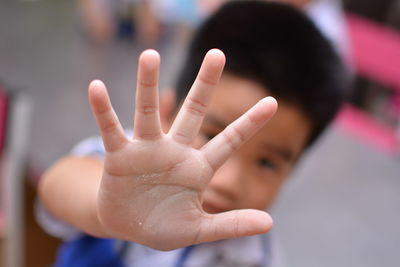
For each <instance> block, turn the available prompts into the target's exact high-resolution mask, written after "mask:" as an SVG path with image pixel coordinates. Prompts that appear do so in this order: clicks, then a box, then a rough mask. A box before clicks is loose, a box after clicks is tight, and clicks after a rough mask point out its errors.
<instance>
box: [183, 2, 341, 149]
mask: <svg viewBox="0 0 400 267" xmlns="http://www.w3.org/2000/svg"><path fill="white" fill-rule="evenodd" d="M211 48H218V49H221V50H222V51H223V52H224V53H225V55H226V58H227V61H226V65H225V70H224V71H225V72H228V73H230V74H233V75H235V76H239V77H243V78H247V79H250V80H252V81H255V82H257V83H259V84H260V85H262V86H263V87H265V88H267V90H268V91H269V92H270V93H271V95H273V96H275V97H277V98H278V101H282V102H285V103H289V104H291V105H296V106H297V107H298V108H299V109H300V110H301V111H302V112H304V114H305V115H306V116H307V117H308V118H309V119H310V121H311V122H312V125H313V131H312V133H311V136H310V139H309V142H308V145H309V144H311V143H312V142H313V141H314V140H315V139H316V138H317V137H318V136H319V135H320V133H321V132H322V131H323V130H324V129H325V128H326V126H327V125H328V124H329V122H330V121H331V120H332V119H333V117H334V115H335V114H336V112H337V110H338V109H339V107H340V105H341V102H342V95H343V94H342V92H343V91H344V86H345V83H344V80H345V77H346V75H345V68H344V67H343V65H342V63H341V60H340V58H339V57H338V55H337V54H336V53H335V51H334V49H333V48H332V46H331V44H330V43H329V42H328V41H327V40H326V39H325V38H324V37H323V36H322V34H321V33H320V32H319V30H318V29H317V28H316V26H315V25H314V24H313V23H312V22H311V21H310V19H308V17H307V16H306V15H304V14H303V13H302V12H301V11H299V10H297V9H295V8H293V7H290V6H289V5H286V4H280V3H272V2H265V1H233V2H230V3H228V4H225V5H224V6H222V7H221V8H220V9H219V10H218V11H217V12H216V13H215V14H214V15H212V16H211V17H209V18H208V19H207V20H206V21H205V22H204V23H203V24H202V25H201V26H200V28H199V29H198V31H197V32H196V33H195V35H194V37H193V39H192V42H191V44H190V46H189V49H188V54H187V57H186V61H185V62H184V64H183V68H182V71H181V73H180V76H179V78H178V82H177V86H176V88H177V100H178V103H179V102H181V101H182V99H183V98H184V97H185V96H186V94H187V93H188V90H189V88H190V86H191V84H192V82H193V81H194V79H195V78H196V75H197V71H198V69H199V68H200V65H201V62H202V59H203V57H204V55H205V53H206V52H207V51H208V50H209V49H211Z"/></svg>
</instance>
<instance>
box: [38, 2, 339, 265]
mask: <svg viewBox="0 0 400 267" xmlns="http://www.w3.org/2000/svg"><path fill="white" fill-rule="evenodd" d="M214 47H217V48H219V49H221V50H222V51H224V53H225V54H226V57H227V64H226V66H225V69H224V71H223V66H224V63H225V57H224V54H223V53H222V52H221V51H220V50H217V49H212V48H214ZM210 49H212V50H210ZM208 50H210V51H209V52H208V53H207V54H206V56H205V58H204V60H203V63H201V62H202V58H203V55H204V54H205V53H206V52H207V51H208ZM200 66H201V67H200ZM199 68H200V71H199V73H198V74H197V71H198V69H199ZM158 70H159V56H158V54H157V53H156V52H155V51H153V50H147V51H145V52H143V53H142V55H141V56H140V58H139V70H138V84H137V91H136V105H135V108H136V112H135V120H134V133H133V136H134V137H133V139H132V138H131V134H129V133H128V134H125V133H124V132H123V130H122V127H121V125H120V123H119V122H118V119H117V117H116V115H115V113H114V112H113V110H112V107H111V104H110V101H109V99H108V96H107V93H106V89H105V87H104V85H103V84H102V83H101V82H100V81H94V82H92V83H91V84H90V86H89V100H90V104H91V107H92V110H93V113H94V116H95V118H96V121H97V123H98V125H99V128H100V132H101V135H102V141H101V140H99V139H89V140H87V141H84V142H83V143H81V144H80V145H78V146H77V147H76V148H75V150H74V152H73V155H72V156H68V157H66V158H64V159H62V160H61V161H59V162H57V163H56V164H55V165H54V166H53V167H51V168H50V169H49V170H48V171H47V172H46V173H45V175H44V176H43V179H42V181H41V184H40V192H39V193H40V196H41V200H42V202H43V204H44V206H45V207H46V210H47V212H46V211H44V210H42V212H41V213H40V214H39V217H40V218H41V220H42V223H43V224H44V225H45V227H46V228H48V230H50V231H52V232H55V234H58V235H59V236H62V237H64V238H65V239H68V240H69V242H68V243H66V244H65V245H64V247H63V249H62V250H61V253H60V255H59V259H58V262H57V264H56V266H157V264H158V265H160V266H268V265H269V264H270V263H271V260H272V257H273V256H272V255H271V251H270V244H269V240H268V238H267V237H266V236H265V235H256V234H263V233H265V232H267V231H268V230H269V229H270V228H271V226H272V220H271V218H270V217H269V215H268V214H267V213H265V212H264V210H266V209H268V208H269V207H270V205H271V203H272V201H273V199H274V198H275V196H276V194H277V193H278V191H279V188H280V186H281V185H282V183H283V181H284V180H285V178H286V177H287V176H288V175H289V174H290V172H291V171H292V169H293V167H294V165H295V163H296V161H297V160H298V158H299V157H300V155H301V153H302V152H303V151H304V150H305V149H306V148H307V147H308V146H309V145H311V144H312V143H313V142H314V141H315V139H316V138H317V137H318V136H319V135H320V133H321V132H322V131H323V129H324V128H325V127H326V126H327V124H328V123H329V122H330V121H331V120H332V118H333V117H334V114H335V112H336V111H337V109H338V108H339V106H340V102H341V94H340V89H342V88H341V87H342V79H341V78H342V76H341V75H342V74H343V73H342V70H343V69H342V67H341V64H340V61H339V59H338V57H337V56H336V55H335V53H334V52H333V50H332V48H331V47H330V45H329V43H328V42H327V41H326V40H325V39H324V38H323V37H322V36H321V34H320V33H319V32H318V31H317V30H316V28H315V26H314V25H313V24H312V23H311V22H310V21H309V20H308V19H307V18H306V17H305V16H304V15H303V14H301V13H300V12H299V11H297V10H295V9H293V8H290V7H289V6H285V5H282V4H276V3H266V2H258V1H245V2H239V1H237V2H233V3H230V4H227V5H225V6H223V7H222V8H221V9H220V10H219V11H218V12H217V13H216V14H215V15H213V16H212V17H211V18H209V19H208V20H207V21H206V22H205V23H204V24H203V25H202V26H201V28H200V29H199V30H198V32H197V33H196V35H195V37H194V39H193V41H192V44H191V46H190V49H189V51H188V56H187V60H186V62H185V64H184V68H183V71H182V73H181V75H180V79H179V80H178V84H177V102H176V103H179V104H182V100H183V99H184V97H185V95H186V94H188V96H187V97H186V99H185V101H184V102H183V104H182V105H181V109H180V110H179V112H178V113H177V116H176V118H175V120H173V117H174V116H173V115H174V113H175V112H174V108H173V107H174V105H173V101H172V100H171V97H168V96H164V97H162V99H161V101H160V104H158V93H157V79H158ZM196 75H197V77H196ZM193 80H195V82H194V83H193V86H192V88H191V89H190V92H189V93H188V88H190V86H191V83H192V81H193ZM211 91H214V95H213V97H212V98H211ZM270 95H272V96H274V97H276V98H278V100H279V111H278V112H277V113H276V115H275V116H274V117H273V118H272V119H271V117H272V115H273V114H274V113H275V111H276V108H277V105H276V102H275V100H274V99H273V98H272V97H270ZM247 110H248V111H247ZM246 111H247V112H246ZM203 118H204V123H202V122H203ZM268 120H270V121H269V122H268V124H267V125H265V124H266V122H267V121H268ZM162 129H163V130H164V131H163V130H162ZM164 132H165V133H164ZM101 142H104V146H105V151H102V150H101V149H100V148H101V144H102V143H101ZM245 142H246V143H245ZM103 161H104V163H103ZM50 214H52V216H51V215H50ZM53 216H54V217H53ZM55 218H57V219H55ZM61 221H64V222H65V223H64V224H63V223H62V222H61ZM72 226H73V227H72ZM77 229H80V231H78V230H77ZM83 233H86V234H83ZM229 238H231V239H229ZM223 239H226V240H223ZM217 240H222V241H217ZM204 242H206V243H204ZM201 243H203V244H201ZM194 244H195V245H194ZM193 245H194V246H193ZM158 250H171V251H168V252H165V251H158Z"/></svg>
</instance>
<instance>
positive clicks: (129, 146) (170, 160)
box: [41, 50, 277, 250]
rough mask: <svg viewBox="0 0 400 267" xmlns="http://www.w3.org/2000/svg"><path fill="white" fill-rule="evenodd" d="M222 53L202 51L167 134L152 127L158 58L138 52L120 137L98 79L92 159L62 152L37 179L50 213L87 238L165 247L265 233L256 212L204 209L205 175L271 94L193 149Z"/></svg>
mask: <svg viewBox="0 0 400 267" xmlns="http://www.w3.org/2000/svg"><path fill="white" fill-rule="evenodd" d="M224 62H225V57H224V55H223V54H222V52H221V51H219V50H211V51H209V52H208V53H207V55H206V56H205V58H204V61H203V64H202V66H201V68H200V71H199V74H198V76H197V78H196V80H195V82H194V84H193V86H192V88H191V90H190V92H189V94H188V96H187V98H186V100H185V101H184V103H183V105H182V108H181V110H180V111H179V113H178V115H177V117H176V119H175V121H174V122H173V124H172V126H171V129H170V130H169V131H168V133H164V132H163V131H162V130H161V125H160V118H159V107H158V104H159V100H158V89H157V87H158V71H159V64H160V59H159V55H158V53H156V52H155V51H151V50H150V51H149V50H148V51H145V52H143V53H142V55H141V56H140V58H139V67H138V83H137V90H136V104H135V119H134V136H133V137H132V136H126V134H125V133H124V131H123V128H122V126H121V125H120V123H119V121H118V118H117V116H116V114H115V112H114V110H113V108H112V106H111V102H110V99H109V97H108V94H107V90H106V88H105V86H104V84H103V83H101V82H100V81H95V82H92V83H91V85H90V86H89V100H90V105H91V107H92V110H93V113H94V116H95V118H96V122H97V124H98V126H99V128H100V132H101V135H102V139H103V143H104V147H105V150H106V154H105V161H104V167H103V168H102V166H101V164H100V163H99V162H97V161H96V160H92V159H87V158H85V159H82V158H81V159H79V158H66V159H64V160H62V161H61V162H59V163H57V164H56V165H55V166H54V167H53V168H51V169H50V170H49V171H48V172H47V173H46V175H45V177H44V180H43V181H42V185H41V197H42V199H43V202H44V204H45V206H46V207H48V209H49V210H50V211H51V212H53V213H54V215H55V216H56V217H58V218H60V219H62V220H65V221H66V222H68V223H70V224H72V225H74V226H77V227H78V228H80V229H81V230H84V231H86V232H88V233H90V234H93V235H96V236H100V237H112V238H118V239H124V240H129V241H133V242H137V243H140V244H142V245H146V246H149V247H152V248H156V249H161V250H170V249H175V248H179V247H184V246H188V245H191V244H196V243H201V242H211V241H216V240H220V239H226V238H233V237H241V236H247V235H254V234H260V233H265V232H266V231H268V230H269V229H270V228H271V226H272V221H271V218H270V217H269V215H268V214H267V213H265V212H263V211H259V210H250V209H248V210H233V211H227V212H223V213H219V214H208V213H206V212H205V211H204V210H203V209H202V194H203V192H204V190H205V188H206V186H207V184H208V183H209V181H210V180H211V178H212V176H213V174H214V172H215V171H216V170H217V169H218V168H219V167H220V166H221V165H222V164H223V163H224V161H225V160H226V159H227V158H228V157H229V156H230V155H231V154H232V153H233V152H234V150H235V149H237V148H238V147H239V146H240V145H241V144H242V143H244V142H245V141H246V140H248V139H249V138H250V137H251V136H252V135H253V134H254V133H255V132H256V131H257V130H259V129H260V128H261V127H262V126H264V124H265V123H266V122H267V121H268V120H269V118H271V117H272V115H273V114H274V112H275V110H276V108H277V104H276V101H275V100H274V99H273V98H270V97H267V98H265V99H262V100H260V101H259V102H258V103H257V104H256V105H255V106H254V107H252V108H251V109H250V110H249V111H248V112H246V113H245V114H243V115H242V116H241V117H240V118H238V119H237V120H236V121H234V122H233V123H232V124H231V125H229V126H228V127H227V128H226V129H225V130H224V131H222V132H221V133H220V134H218V135H217V136H216V137H214V138H213V139H212V140H211V141H210V142H208V143H207V144H205V145H204V146H203V147H202V148H201V149H194V148H193V147H192V143H193V141H194V139H195V137H196V135H197V133H198V131H199V129H200V126H201V123H202V120H203V117H204V115H205V112H206V107H207V105H208V103H209V101H210V99H211V93H212V90H213V88H214V87H215V85H216V83H217V82H218V80H219V77H220V75H221V73H222V69H223V65H224Z"/></svg>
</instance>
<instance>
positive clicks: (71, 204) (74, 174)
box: [39, 156, 109, 237]
mask: <svg viewBox="0 0 400 267" xmlns="http://www.w3.org/2000/svg"><path fill="white" fill-rule="evenodd" d="M102 172H103V163H102V161H101V160H100V159H98V158H96V157H90V156H88V157H80V156H67V157H64V158H63V159H61V160H59V161H58V162H56V163H55V164H54V165H53V166H52V167H51V168H49V169H48V170H47V171H46V172H45V173H44V175H43V176H42V178H41V180H40V184H39V196H40V198H41V200H42V203H43V205H44V206H45V207H46V209H47V210H48V211H49V212H50V213H51V214H52V215H53V216H55V217H56V218H57V219H60V220H61V221H64V222H67V223H69V224H71V225H73V226H75V227H77V228H79V229H80V230H83V231H84V232H86V233H88V234H90V235H93V236H97V237H109V236H108V235H107V234H106V232H105V231H104V229H103V227H102V225H101V223H100V221H99V219H98V215H97V193H98V189H99V185H100V181H101V176H102Z"/></svg>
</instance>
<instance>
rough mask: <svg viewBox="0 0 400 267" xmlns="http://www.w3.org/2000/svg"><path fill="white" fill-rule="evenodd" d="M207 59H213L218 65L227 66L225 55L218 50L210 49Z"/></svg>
mask: <svg viewBox="0 0 400 267" xmlns="http://www.w3.org/2000/svg"><path fill="white" fill-rule="evenodd" d="M206 57H211V58H212V59H213V60H216V61H218V63H220V64H225V60H226V59H225V54H224V52H222V51H221V50H220V49H218V48H213V49H210V50H209V51H208V52H207V54H206Z"/></svg>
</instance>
